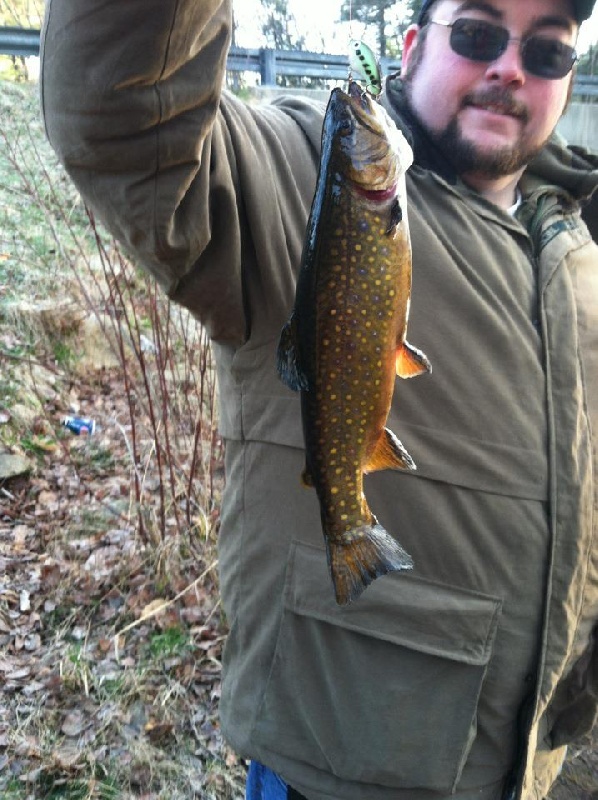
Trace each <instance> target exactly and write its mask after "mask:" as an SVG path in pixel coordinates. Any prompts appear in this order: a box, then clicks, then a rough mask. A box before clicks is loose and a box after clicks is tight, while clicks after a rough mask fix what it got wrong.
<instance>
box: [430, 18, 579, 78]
mask: <svg viewBox="0 0 598 800" xmlns="http://www.w3.org/2000/svg"><path fill="white" fill-rule="evenodd" d="M430 22H431V23H432V22H433V23H435V24H436V25H444V26H445V27H446V28H450V29H451V36H450V40H449V43H450V46H451V49H452V50H453V52H455V53H457V55H460V56H463V58H468V59H469V60H470V61H486V62H488V63H490V62H491V61H496V59H497V58H499V57H500V56H501V55H502V54H503V53H504V52H505V50H506V49H507V46H508V44H509V42H511V41H515V42H521V60H522V63H523V68H524V69H525V71H526V72H529V73H530V75H536V76H537V77H539V78H548V79H549V80H558V79H559V78H564V77H565V75H567V74H568V73H569V72H570V71H571V69H572V68H573V65H574V64H575V62H576V61H577V53H576V52H575V50H574V48H573V47H570V46H569V45H568V44H565V43H564V42H560V41H559V40H558V39H551V38H550V37H548V36H527V37H525V38H524V39H518V38H516V37H515V36H511V35H510V33H509V31H508V30H507V29H506V28H502V27H501V26H500V25H493V24H492V23H491V22H485V21H484V20H481V19H467V18H465V17H462V18H460V19H457V20H455V21H454V22H444V21H443V20H439V19H431V20H430Z"/></svg>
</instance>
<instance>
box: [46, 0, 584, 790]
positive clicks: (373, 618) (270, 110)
mask: <svg viewBox="0 0 598 800" xmlns="http://www.w3.org/2000/svg"><path fill="white" fill-rule="evenodd" d="M592 5H593V3H592V2H581V0H580V1H579V2H572V1H571V2H570V1H569V0H526V2H525V3H521V2H517V0H466V1H465V2H459V0H436V2H427V3H425V4H424V9H423V11H422V14H421V17H420V18H419V21H418V25H416V26H412V27H411V28H410V29H409V31H408V32H407V37H406V41H405V51H404V77H403V78H397V77H396V76H395V77H392V78H391V79H389V81H388V83H387V86H386V91H385V94H384V97H383V100H382V102H383V103H384V105H385V106H386V108H387V110H388V112H389V113H390V114H391V115H392V117H393V119H394V120H395V122H396V123H397V124H398V125H400V126H401V127H402V128H403V129H404V130H405V131H406V132H407V133H408V134H409V135H410V137H411V140H412V142H413V147H414V152H415V163H414V165H413V167H412V168H411V169H410V170H409V173H408V183H407V188H408V197H409V206H408V214H409V221H410V228H411V235H412V239H413V261H414V288H413V302H412V309H411V317H410V339H411V340H412V341H415V342H417V344H418V346H420V347H421V348H422V349H423V350H424V352H426V354H427V355H428V356H429V358H430V360H431V361H432V363H433V365H434V374H433V375H432V376H430V377H427V378H420V379H419V380H418V381H414V382H413V383H411V382H401V383H400V385H398V386H397V392H396V397H395V400H394V401H393V409H392V411H391V416H390V427H391V428H392V429H394V430H397V431H400V434H401V438H402V439H403V441H404V442H405V445H406V446H407V448H408V450H409V451H410V452H411V453H412V455H413V457H414V459H415V461H416V462H417V466H418V471H417V473H415V474H405V473H402V472H400V471H396V472H395V471H387V472H382V473H376V474H375V475H373V476H370V478H369V480H368V483H367V484H366V492H367V495H368V501H369V503H370V505H371V507H372V509H373V510H374V512H375V513H376V515H377V516H378V517H379V519H380V521H381V523H382V524H383V525H384V527H385V528H386V529H387V530H388V531H391V532H393V533H395V535H396V536H397V537H398V538H399V539H400V541H401V543H402V544H403V545H404V546H405V549H406V550H407V551H408V552H409V553H410V554H411V555H412V556H413V560H414V563H415V567H414V570H413V573H412V574H405V573H401V574H395V575H387V576H384V577H382V578H379V579H378V580H377V581H375V582H374V584H372V585H371V586H370V587H369V588H368V589H367V590H366V591H365V592H364V594H363V595H362V596H361V597H360V598H359V600H357V601H356V602H355V603H353V604H351V605H350V606H348V607H346V608H339V607H338V606H337V605H336V604H335V602H334V598H333V594H332V590H331V586H330V579H329V576H328V574H327V567H326V563H325V554H324V550H323V542H322V535H321V527H320V521H319V512H318V507H317V503H316V498H315V493H314V492H313V491H311V490H306V489H304V488H302V487H301V485H300V474H301V471H302V467H303V461H304V457H303V452H302V433H301V424H300V413H299V402H298V398H297V397H296V395H295V394H293V393H292V392H290V391H289V390H287V389H286V387H285V386H283V384H282V383H281V381H280V380H279V379H278V376H277V374H276V368H275V352H276V346H277V343H278V338H279V333H280V330H281V327H282V325H283V324H284V322H285V321H286V318H287V315H288V312H289V309H290V307H291V305H292V303H293V297H294V286H295V277H296V273H297V268H298V265H299V261H300V255H301V249H302V241H303V234H304V229H305V222H306V219H307V214H308V212H309V206H310V202H311V199H312V196H313V189H314V185H315V178H316V173H317V164H318V153H319V146H320V131H321V125H322V117H323V108H322V107H321V106H319V105H317V104H314V103H312V102H311V101H309V100H307V99H298V98H286V99H283V100H279V101H277V102H276V103H274V104H273V105H271V106H263V107H249V106H246V105H244V104H243V103H241V102H240V101H238V100H236V99H235V98H234V97H232V96H230V95H228V94H227V93H226V92H225V93H222V92H221V85H222V81H223V76H224V70H225V59H226V52H227V46H228V42H229V37H230V26H231V19H230V17H231V9H230V4H229V2H228V0H143V1H142V2H128V3H122V2H121V0H106V2H104V3H101V4H98V3H96V2H94V0H50V2H49V3H48V8H47V17H46V23H45V30H44V37H43V54H42V55H43V73H42V75H43V77H42V99H43V104H44V113H45V119H46V125H47V130H48V135H49V137H50V140H51V142H52V143H53V145H54V146H55V148H56V150H57V152H58V153H59V154H60V156H61V158H62V159H63V161H64V163H65V164H66V166H67V168H68V170H69V172H70V174H71V175H72V177H73V178H74V180H75V181H76V183H77V184H78V186H79V187H80V190H81V192H82V194H83V196H84V197H85V199H86V200H87V201H88V202H89V203H90V204H91V205H92V207H93V208H94V209H96V211H97V212H98V213H99V214H100V215H101V217H102V218H103V219H104V221H105V223H106V224H107V225H108V227H109V228H110V229H111V230H112V231H113V232H114V233H115V234H116V235H117V236H118V237H119V238H120V239H121V240H122V241H123V242H124V243H125V244H126V246H127V247H128V248H129V249H130V251H131V252H132V253H134V254H135V255H136V257H137V258H138V259H139V261H140V262H141V263H142V264H143V265H144V266H145V268H146V269H149V270H151V271H152V272H153V274H154V275H156V277H157V278H158V280H159V281H160V282H161V284H162V285H163V287H164V289H165V290H166V291H167V292H168V293H169V295H170V296H171V297H172V298H173V299H174V300H175V301H177V302H180V303H182V304H184V305H186V306H187V307H189V308H190V309H191V310H192V311H193V312H194V313H195V314H196V315H197V317H198V318H199V319H201V320H202V322H203V323H204V324H205V325H206V326H207V329H208V330H209V332H210V335H211V337H212V340H213V342H214V348H215V351H216V355H217V361H218V369H219V381H220V394H221V429H222V432H223V434H224V436H225V437H226V443H227V449H226V468H227V490H226V496H225V498H224V502H223V512H222V528H221V537H220V569H221V590H222V599H223V605H224V608H225V610H226V614H227V618H228V622H229V624H230V635H229V638H228V641H227V647H226V652H225V662H224V672H223V688H222V701H221V717H222V727H223V731H224V733H225V735H226V737H227V738H228V740H229V741H230V743H231V744H232V745H233V746H234V747H235V748H236V750H237V751H238V752H239V753H240V754H241V755H242V756H244V757H245V758H247V759H250V760H251V761H252V766H251V769H250V775H249V784H248V793H249V794H248V796H249V797H251V798H252V800H253V799H254V798H263V800H279V798H285V797H288V798H293V797H294V798H297V797H301V796H303V797H305V798H308V799H309V800H447V799H448V798H449V797H454V798H457V799H458V800H474V798H475V800H501V799H504V798H517V799H519V798H522V799H524V800H540V799H541V798H544V797H545V796H546V794H547V792H548V790H549V788H550V785H551V783H552V782H553V780H554V778H555V777H556V775H557V773H558V770H559V768H560V766H561V764H562V761H563V758H564V754H565V747H566V745H567V743H569V742H571V741H573V740H574V739H575V738H576V737H578V736H580V735H581V734H583V733H584V732H587V731H588V730H590V729H591V727H592V725H593V723H594V720H595V717H596V705H597V688H598V647H597V644H596V621H597V619H598V532H597V530H596V527H597V520H598V514H597V513H596V482H595V475H596V469H597V466H598V465H597V456H596V447H597V443H596V431H597V430H598V248H597V247H596V245H595V244H594V243H593V242H592V240H591V237H590V235H589V233H588V229H587V227H586V225H585V224H584V222H583V221H582V218H581V210H582V208H583V206H584V204H585V203H586V202H587V201H588V199H589V198H590V196H591V195H592V193H593V192H594V191H595V189H596V187H597V185H598V159H596V158H595V157H593V156H590V155H589V154H574V153H573V152H572V151H571V150H569V149H567V148H566V147H565V146H564V144H563V143H562V142H561V141H560V140H558V139H556V138H552V139H550V138H549V137H550V135H551V132H552V129H553V128H554V126H555V124H556V123H557V121H558V119H559V117H560V115H561V113H562V112H563V109H564V108H565V105H566V103H567V99H568V96H569V92H570V86H571V80H572V67H573V64H574V58H575V55H574V50H573V48H574V46H575V39H576V36H577V31H578V26H579V23H580V22H581V21H582V20H583V19H585V18H586V17H587V16H589V14H590V12H591V7H592ZM291 787H292V788H291Z"/></svg>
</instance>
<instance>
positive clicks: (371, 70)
mask: <svg viewBox="0 0 598 800" xmlns="http://www.w3.org/2000/svg"><path fill="white" fill-rule="evenodd" d="M349 68H350V70H351V71H352V72H355V73H356V75H357V76H358V77H359V78H360V80H363V81H365V83H366V89H367V91H368V92H370V94H372V95H374V96H375V97H376V96H377V95H379V94H380V92H381V91H382V71H381V69H380V62H379V61H378V59H377V58H376V56H375V54H374V51H373V50H372V48H371V47H370V46H369V45H368V44H366V43H365V42H364V41H362V40H361V39H351V41H350V42H349Z"/></svg>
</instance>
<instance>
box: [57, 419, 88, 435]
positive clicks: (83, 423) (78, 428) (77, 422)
mask: <svg viewBox="0 0 598 800" xmlns="http://www.w3.org/2000/svg"><path fill="white" fill-rule="evenodd" d="M62 424H63V425H64V427H65V428H68V429H69V431H72V432H73V433H76V434H77V436H79V435H80V434H88V435H90V436H91V434H92V433H94V432H95V429H96V423H95V420H93V419H88V418H86V417H65V418H64V419H63V420H62Z"/></svg>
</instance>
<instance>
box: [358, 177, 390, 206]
mask: <svg viewBox="0 0 598 800" xmlns="http://www.w3.org/2000/svg"><path fill="white" fill-rule="evenodd" d="M351 185H352V186H353V187H354V188H355V190H356V191H357V193H358V194H360V195H361V196H362V197H365V198H366V199H367V200H372V201H373V202H374V203H385V202H386V201H387V200H391V199H392V198H393V197H396V194H397V184H396V183H393V185H392V186H389V187H388V188H387V189H366V188H365V187H364V186H362V185H360V184H359V183H358V182H357V181H351Z"/></svg>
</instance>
